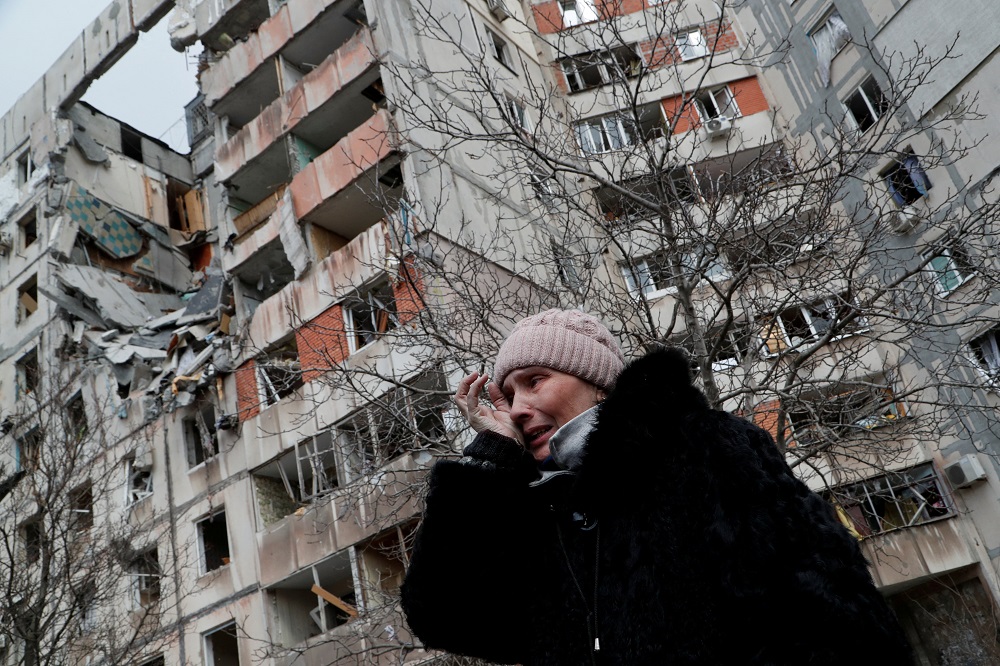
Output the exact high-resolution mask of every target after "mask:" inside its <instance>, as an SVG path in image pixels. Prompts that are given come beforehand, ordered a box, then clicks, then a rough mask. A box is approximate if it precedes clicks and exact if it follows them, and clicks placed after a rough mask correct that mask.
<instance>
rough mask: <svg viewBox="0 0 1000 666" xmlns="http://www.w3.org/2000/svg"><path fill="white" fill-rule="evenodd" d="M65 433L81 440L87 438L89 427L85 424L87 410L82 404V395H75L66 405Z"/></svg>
mask: <svg viewBox="0 0 1000 666" xmlns="http://www.w3.org/2000/svg"><path fill="white" fill-rule="evenodd" d="M65 414H66V433H67V434H68V435H69V436H70V437H72V438H74V439H76V440H82V439H83V438H84V437H86V436H87V433H88V432H89V430H90V426H89V425H88V424H87V408H86V405H85V404H84V402H83V394H82V393H77V394H76V395H74V396H73V397H72V398H70V399H69V402H67V403H66V412H65Z"/></svg>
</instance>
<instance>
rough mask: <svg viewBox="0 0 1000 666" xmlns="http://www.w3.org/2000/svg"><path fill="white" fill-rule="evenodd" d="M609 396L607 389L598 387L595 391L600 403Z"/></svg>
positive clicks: (595, 396)
mask: <svg viewBox="0 0 1000 666" xmlns="http://www.w3.org/2000/svg"><path fill="white" fill-rule="evenodd" d="M594 388H597V387H594ZM607 397H608V393H607V391H605V390H604V389H602V388H597V390H596V392H595V393H594V398H595V399H596V400H597V402H598V403H602V402H604V399H605V398H607Z"/></svg>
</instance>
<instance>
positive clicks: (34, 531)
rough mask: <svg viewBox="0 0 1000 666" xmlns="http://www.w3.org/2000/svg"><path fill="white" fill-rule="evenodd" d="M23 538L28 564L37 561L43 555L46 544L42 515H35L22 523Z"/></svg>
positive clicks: (25, 557)
mask: <svg viewBox="0 0 1000 666" xmlns="http://www.w3.org/2000/svg"><path fill="white" fill-rule="evenodd" d="M21 540H22V543H23V544H24V559H25V561H26V562H27V563H28V564H31V563H32V562H37V561H38V558H39V557H41V556H42V549H43V548H44V546H45V533H44V532H43V531H42V517H41V516H35V517H33V518H29V519H28V520H26V521H24V522H23V523H21Z"/></svg>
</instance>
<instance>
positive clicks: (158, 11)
mask: <svg viewBox="0 0 1000 666" xmlns="http://www.w3.org/2000/svg"><path fill="white" fill-rule="evenodd" d="M129 4H130V5H131V8H132V25H133V26H135V27H136V28H137V29H139V30H142V31H143V32H146V31H148V30H149V29H150V28H152V27H153V26H154V25H156V24H157V23H159V22H160V19H162V18H163V17H164V16H166V15H167V14H169V13H170V10H171V9H173V7H174V0H130V1H129Z"/></svg>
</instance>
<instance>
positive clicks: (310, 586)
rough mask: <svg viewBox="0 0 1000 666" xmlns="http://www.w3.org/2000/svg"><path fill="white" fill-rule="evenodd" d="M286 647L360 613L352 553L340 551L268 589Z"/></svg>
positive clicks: (278, 631) (278, 630) (301, 641)
mask: <svg viewBox="0 0 1000 666" xmlns="http://www.w3.org/2000/svg"><path fill="white" fill-rule="evenodd" d="M267 593H268V596H269V598H270V600H271V604H270V606H271V608H272V611H273V612H272V623H273V626H274V627H275V629H276V632H275V634H276V635H277V639H278V641H279V643H280V644H281V645H282V646H283V647H288V648H291V647H294V646H296V645H299V644H301V643H303V642H304V641H306V640H308V639H310V638H312V637H314V636H319V635H321V634H324V633H326V632H328V631H331V630H333V629H335V628H337V627H339V626H342V625H344V624H346V623H348V622H349V621H351V620H352V619H353V618H355V617H357V614H358V613H357V609H356V596H355V586H354V575H353V573H352V571H351V557H350V553H349V551H347V550H344V551H341V552H339V553H337V554H335V555H333V556H331V557H328V558H327V559H325V560H323V561H322V562H319V563H317V564H315V565H313V566H311V567H307V568H306V569H303V570H302V571H299V572H298V573H296V574H295V575H293V576H291V577H289V578H287V579H285V580H284V581H282V582H280V583H277V584H276V585H273V586H271V587H270V588H268V590H267Z"/></svg>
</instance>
